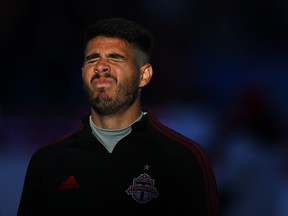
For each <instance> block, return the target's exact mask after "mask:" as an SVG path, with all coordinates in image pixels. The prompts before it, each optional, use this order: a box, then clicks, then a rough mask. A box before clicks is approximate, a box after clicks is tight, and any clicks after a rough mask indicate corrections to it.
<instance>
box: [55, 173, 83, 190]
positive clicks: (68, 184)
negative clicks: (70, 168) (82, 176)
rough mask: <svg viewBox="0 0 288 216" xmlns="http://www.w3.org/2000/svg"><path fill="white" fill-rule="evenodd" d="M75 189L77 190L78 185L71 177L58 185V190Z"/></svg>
mask: <svg viewBox="0 0 288 216" xmlns="http://www.w3.org/2000/svg"><path fill="white" fill-rule="evenodd" d="M75 188H76V189H77V188H79V184H77V182H76V180H75V178H74V176H73V175H71V176H69V178H67V179H66V180H65V181H64V182H63V183H62V184H61V185H59V190H63V189H75Z"/></svg>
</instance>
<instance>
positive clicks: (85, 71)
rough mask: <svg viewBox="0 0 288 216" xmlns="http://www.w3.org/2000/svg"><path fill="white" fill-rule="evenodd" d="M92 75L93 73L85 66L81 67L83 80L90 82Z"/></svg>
mask: <svg viewBox="0 0 288 216" xmlns="http://www.w3.org/2000/svg"><path fill="white" fill-rule="evenodd" d="M92 75H93V74H92V73H91V70H89V69H85V68H84V69H82V74H81V76H82V79H83V81H84V82H88V81H89V82H90V80H91V77H92Z"/></svg>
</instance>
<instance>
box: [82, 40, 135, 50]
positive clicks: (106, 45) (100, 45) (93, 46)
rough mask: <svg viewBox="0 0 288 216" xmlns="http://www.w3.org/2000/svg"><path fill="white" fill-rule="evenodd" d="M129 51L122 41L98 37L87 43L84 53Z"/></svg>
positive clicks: (127, 45)
mask: <svg viewBox="0 0 288 216" xmlns="http://www.w3.org/2000/svg"><path fill="white" fill-rule="evenodd" d="M130 50H131V46H129V44H128V42H126V41H125V40H123V39H120V38H109V37H103V36H98V37H95V38H92V39H91V40H90V41H89V42H88V43H87V46H86V50H85V53H86V54H90V53H95V52H96V53H101V52H127V51H130Z"/></svg>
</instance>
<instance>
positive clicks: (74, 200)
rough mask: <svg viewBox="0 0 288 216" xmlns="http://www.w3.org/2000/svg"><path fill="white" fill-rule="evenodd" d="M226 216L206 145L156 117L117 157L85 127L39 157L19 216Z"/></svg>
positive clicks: (122, 144)
mask: <svg viewBox="0 0 288 216" xmlns="http://www.w3.org/2000/svg"><path fill="white" fill-rule="evenodd" d="M115 213H116V214H119V215H152V214H153V215H154V214H160V213H161V215H162V214H163V215H164V214H166V213H169V215H171V214H172V215H189V216H196V215H197V216H202V215H203V216H206V215H207V216H208V215H209V216H212V215H213V216H216V215H217V216H218V215H219V208H218V196H217V189H216V182H215V178H214V174H213V171H212V168H211V165H210V162H209V159H208V157H207V155H206V153H205V152H204V150H203V148H201V146H200V145H199V144H197V143H195V142H194V141H191V140H189V139H188V138H186V137H184V136H183V135H181V134H179V133H177V132H175V131H174V130H171V129H169V128H167V127H166V126H164V125H163V124H161V123H160V122H159V121H158V120H157V119H156V118H155V117H154V116H153V115H152V114H151V113H148V114H147V115H145V116H144V117H143V118H142V120H141V121H140V122H137V123H135V124H134V125H133V126H132V132H131V133H130V134H129V135H128V136H126V137H125V138H123V139H122V140H120V141H119V142H118V143H117V145H116V147H115V148H114V150H113V152H112V153H109V152H108V151H107V150H106V149H105V147H103V145H102V144H101V143H100V142H99V141H98V140H97V139H96V138H95V137H94V136H93V135H92V131H91V128H90V125H89V121H88V118H85V120H84V121H83V128H82V129H81V130H79V131H78V132H75V133H73V134H72V135H69V136H68V137H66V138H64V139H62V140H58V141H57V142H55V143H53V144H50V145H47V146H45V147H43V148H41V149H39V150H38V151H36V152H35V153H34V155H33V156H32V158H31V160H30V163H29V166H28V169H27V173H26V177H25V182H24V187H23V192H22V197H21V200H20V205H19V209H18V214H17V215H18V216H31V215H37V216H43V215H49V216H52V215H53V216H55V215H62V216H64V215H67V216H71V215H79V216H80V215H81V216H86V215H95V216H97V215H112V214H115Z"/></svg>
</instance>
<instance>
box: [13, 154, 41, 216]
mask: <svg viewBox="0 0 288 216" xmlns="http://www.w3.org/2000/svg"><path fill="white" fill-rule="evenodd" d="M44 193H45V190H44V188H43V187H42V186H41V162H40V161H39V160H38V157H37V153H35V154H34V155H33V156H32V158H31V160H30V161H29V164H28V168H27V171H26V175H25V180H24V184H23V190H22V194H21V198H20V203H19V206H18V211H17V216H27V215H29V216H30V215H45V211H44V203H45V202H44V197H45V196H44Z"/></svg>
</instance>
